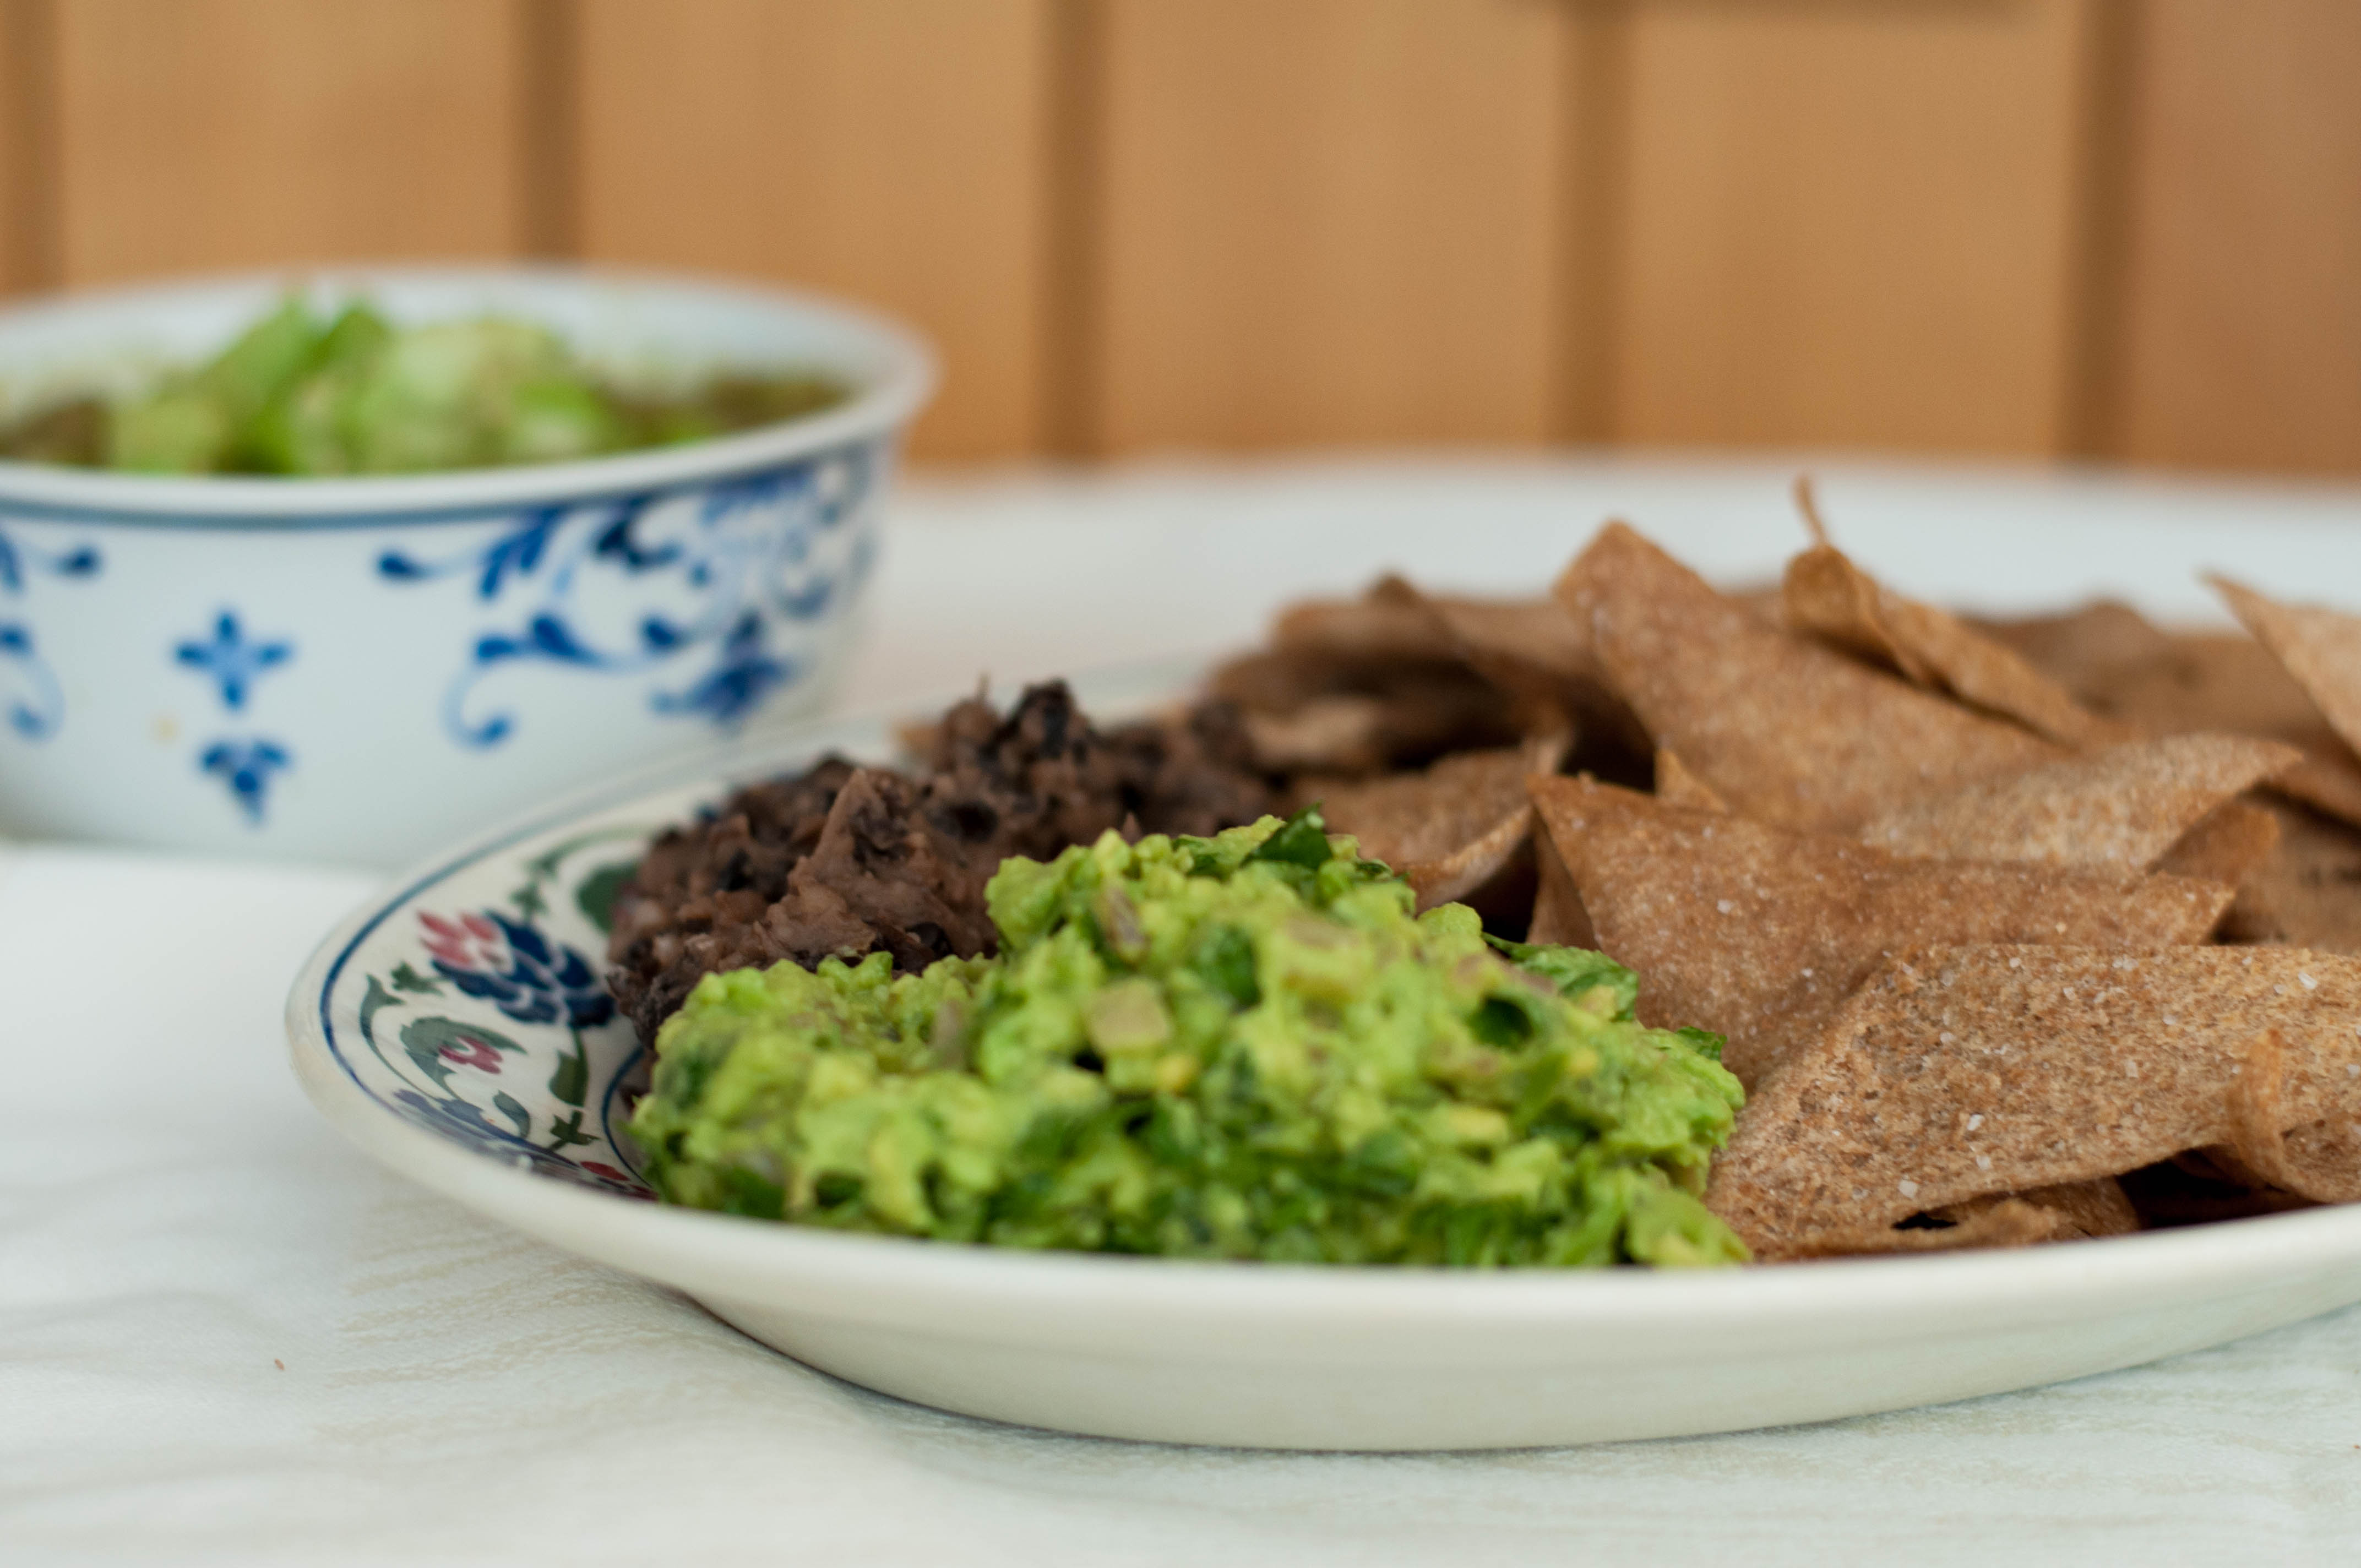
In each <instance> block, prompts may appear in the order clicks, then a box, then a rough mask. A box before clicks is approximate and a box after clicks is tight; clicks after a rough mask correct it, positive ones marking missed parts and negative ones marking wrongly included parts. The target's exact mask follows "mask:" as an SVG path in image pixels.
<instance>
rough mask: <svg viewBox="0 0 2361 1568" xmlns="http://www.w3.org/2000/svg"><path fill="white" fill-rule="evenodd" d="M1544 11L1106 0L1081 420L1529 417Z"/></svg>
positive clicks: (1164, 433)
mask: <svg viewBox="0 0 2361 1568" xmlns="http://www.w3.org/2000/svg"><path fill="white" fill-rule="evenodd" d="M1564 18H1565V12H1564V11H1563V10H1562V9H1559V8H1557V7H1554V6H1549V5H1533V4H1531V3H1529V0H1296V3H1293V4H1287V5H1270V4H1268V0H1195V3H1191V4H1185V5H1173V4H1170V0H1115V5H1113V7H1112V11H1111V14H1110V16H1108V18H1107V23H1106V31H1105V34H1104V75H1103V78H1102V80H1103V82H1104V88H1103V93H1104V99H1103V104H1104V123H1103V125H1102V126H1101V127H1100V135H1101V136H1102V137H1103V138H1104V139H1103V142H1102V147H1103V149H1104V150H1103V152H1102V154H1101V156H1100V158H1099V159H1098V160H1097V166H1096V169H1095V170H1094V173H1095V177H1096V181H1097V189H1096V191H1095V192H1094V193H1093V196H1094V204H1095V210H1096V212H1097V214H1099V241H1098V243H1099V252H1098V256H1099V261H1100V265H1101V269H1102V270H1101V273H1100V277H1099V280H1098V287H1099V288H1100V289H1101V291H1102V296H1101V303H1100V312H1101V313H1100V316H1099V322H1100V324H1101V327H1102V331H1101V333H1100V334H1099V338H1098V342H1097V345H1096V351H1097V364H1096V366H1095V367H1094V380H1095V383H1096V385H1097V388H1098V389H1099V420H1100V423H1099V428H1098V430H1097V431H1096V433H1095V435H1096V439H1097V441H1098V442H1099V443H1100V444H1103V445H1104V446H1105V447H1108V448H1111V449H1113V450H1117V451H1127V450H1134V449H1137V448H1141V447H1154V446H1165V445H1188V446H1254V445H1295V444H1307V443H1309V444H1325V443H1333V442H1348V441H1361V442H1376V441H1416V440H1443V441H1454V440H1459V441H1466V440H1475V441H1493V442H1526V443H1531V442H1536V441H1539V440H1541V439H1543V437H1544V435H1545V434H1546V433H1547V432H1548V421H1549V400H1550V394H1551V383H1552V378H1553V373H1554V367H1555V364H1554V362H1555V349H1556V346H1557V345H1556V342H1555V340H1554V334H1553V332H1552V331H1551V323H1553V321H1554V313H1555V311H1556V309H1557V299H1556V290H1555V284H1556V282H1557V280H1556V279H1555V277H1554V258H1555V255H1556V247H1555V242H1556V239H1557V237H1558V236H1557V232H1556V218H1557V213H1556V207H1555V202H1554V197H1555V192H1556V191H1557V189H1558V185H1559V169H1558V163H1559V154H1560V150H1561V149H1560V145H1559V144H1560V140H1561V135H1560V116H1561V113H1562V105H1561V103H1560V97H1561V89H1562V85H1563V80H1564V78H1563V73H1562V71H1561V70H1560V64H1561V60H1560V53H1561V47H1562V46H1561V39H1560V30H1561V27H1562V24H1563V22H1564Z"/></svg>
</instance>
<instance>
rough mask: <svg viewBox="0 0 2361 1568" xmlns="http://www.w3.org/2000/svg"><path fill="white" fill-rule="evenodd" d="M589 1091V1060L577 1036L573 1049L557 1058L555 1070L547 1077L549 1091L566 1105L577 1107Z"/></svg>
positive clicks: (579, 1037)
mask: <svg viewBox="0 0 2361 1568" xmlns="http://www.w3.org/2000/svg"><path fill="white" fill-rule="evenodd" d="M589 1089H590V1058H589V1056H588V1053H587V1052H585V1051H584V1050H583V1048H582V1036H579V1035H577V1036H574V1048H573V1049H572V1050H570V1051H568V1052H566V1054H565V1055H564V1056H562V1057H560V1058H557V1070H556V1071H555V1072H553V1073H551V1074H550V1075H549V1091H550V1092H551V1093H552V1094H555V1095H556V1096H557V1097H558V1099H560V1100H562V1101H564V1102H566V1104H568V1105H579V1104H581V1103H582V1097H583V1095H585V1094H587V1093H588V1092H589Z"/></svg>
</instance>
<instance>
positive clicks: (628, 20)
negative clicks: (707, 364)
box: [578, 0, 1051, 456]
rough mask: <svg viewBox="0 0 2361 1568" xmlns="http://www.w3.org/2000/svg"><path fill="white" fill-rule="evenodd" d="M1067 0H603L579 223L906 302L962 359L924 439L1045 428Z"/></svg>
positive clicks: (586, 25)
mask: <svg viewBox="0 0 2361 1568" xmlns="http://www.w3.org/2000/svg"><path fill="white" fill-rule="evenodd" d="M1050 23H1051V7H1050V5H1049V0H683V3H676V4H670V5H649V4H647V3H646V0H586V4H584V5H583V6H582V10H581V20H580V27H581V35H580V44H579V49H580V53H579V60H580V65H581V76H580V82H581V91H580V97H579V100H578V104H579V115H580V139H579V142H578V147H579V149H580V150H579V154H578V157H579V160H580V161H579V166H578V168H579V176H580V181H581V184H580V191H581V209H580V214H581V215H580V223H581V230H580V236H579V238H580V243H581V248H582V252H583V254H585V255H586V256H589V257H593V258H599V259H613V260H626V261H641V262H660V263H664V264H668V265H675V266H685V267H700V268H715V269H725V270H734V271H752V272H756V273H762V274H766V275H769V276H772V277H780V278H792V279H795V280H797V281H799V282H803V283H806V284H808V285H809V286H811V287H814V288H818V289H825V290H829V291H834V292H838V293H842V294H847V295H851V296H852V297H854V298H856V299H861V300H865V301H869V302H873V303H875V304H878V305H880V306H883V307H884V308H885V309H887V310H891V311H895V312H897V313H902V314H904V315H906V316H907V317H909V318H910V319H911V320H912V321H914V322H916V323H917V324H918V325H919V326H920V327H922V328H923V329H925V330H926V332H927V333H928V334H929V335H931V336H932V337H933V338H934V339H935V340H936V342H937V343H938V345H939V346H940V348H941V351H942V354H943V357H944V360H945V362H946V363H947V365H949V366H950V368H951V372H952V373H951V375H950V378H949V379H948V380H947V382H946V384H945V385H944V387H943V389H942V392H941V395H940V398H939V401H938V403H937V406H936V408H935V410H934V411H933V413H932V414H931V415H930V416H929V419H928V427H927V430H926V433H925V434H926V437H927V441H928V449H929V450H931V451H932V452H933V453H935V454H936V455H944V456H989V455H995V454H1001V453H1009V452H1024V451H1029V450H1032V449H1034V448H1036V447H1037V446H1038V444H1040V442H1041V422H1042V418H1043V415H1044V411H1045V407H1046V402H1045V400H1046V397H1047V393H1046V391H1045V389H1044V387H1043V382H1042V375H1043V364H1042V360H1043V355H1044V351H1045V348H1044V345H1045V342H1046V327H1045V318H1046V315H1047V312H1048V307H1049V300H1048V297H1047V289H1046V285H1045V283H1044V270H1043V269H1044V267H1045V265H1046V257H1047V248H1046V247H1047V246H1048V243H1049V229H1048V225H1049V158H1048V151H1049V121H1048V118H1047V115H1048V114H1049V101H1050V94H1049V61H1050V59H1051V54H1050Z"/></svg>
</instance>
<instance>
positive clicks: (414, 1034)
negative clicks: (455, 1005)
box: [401, 1018, 588, 1091]
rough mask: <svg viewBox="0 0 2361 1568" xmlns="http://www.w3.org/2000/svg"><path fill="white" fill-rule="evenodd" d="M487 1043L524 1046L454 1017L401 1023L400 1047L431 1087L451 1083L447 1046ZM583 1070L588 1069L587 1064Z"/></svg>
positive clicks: (515, 1047)
mask: <svg viewBox="0 0 2361 1568" xmlns="http://www.w3.org/2000/svg"><path fill="white" fill-rule="evenodd" d="M474 1045H486V1046H489V1047H492V1049H494V1050H496V1051H514V1052H516V1053H517V1054H518V1055H520V1056H522V1055H523V1054H524V1047H522V1046H521V1045H518V1044H517V1043H516V1042H515V1041H514V1040H511V1039H510V1038H509V1037H508V1036H506V1035H503V1034H501V1033H500V1031H499V1030H498V1029H487V1028H485V1027H484V1026H483V1025H481V1024H462V1023H460V1022H459V1020H457V1019H456V1018H412V1020H411V1021H410V1022H409V1023H407V1024H404V1025H402V1026H401V1048H402V1049H403V1050H405V1051H408V1052H409V1053H410V1059H411V1061H412V1064H414V1065H415V1066H416V1067H417V1069H418V1070H419V1071H421V1072H423V1073H424V1074H425V1075H426V1076H427V1077H428V1078H430V1079H433V1080H434V1087H435V1088H437V1089H441V1090H445V1091H447V1090H448V1089H449V1088H450V1087H451V1064H450V1063H449V1062H447V1061H445V1060H444V1059H443V1051H444V1047H447V1046H474ZM584 1071H585V1072H586V1073H587V1072H588V1067H587V1066H586V1067H585V1069H584Z"/></svg>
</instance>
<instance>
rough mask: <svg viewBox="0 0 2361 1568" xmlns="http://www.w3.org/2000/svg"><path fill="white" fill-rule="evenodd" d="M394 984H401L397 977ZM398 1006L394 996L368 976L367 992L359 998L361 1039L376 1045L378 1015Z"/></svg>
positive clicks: (398, 1003)
mask: <svg viewBox="0 0 2361 1568" xmlns="http://www.w3.org/2000/svg"><path fill="white" fill-rule="evenodd" d="M409 967H410V966H409V965H407V964H404V965H403V966H402V968H404V969H408V968H409ZM394 983H395V984H397V985H399V984H400V983H401V981H400V979H399V977H397V978H396V980H395V981H394ZM400 1005H401V1003H400V1001H399V999H397V998H396V997H395V996H394V994H393V992H390V991H388V990H387V989H386V988H385V987H384V986H382V985H379V983H378V980H377V976H375V975H371V976H369V977H368V992H367V993H366V994H365V995H363V996H362V997H361V1038H362V1039H364V1040H367V1041H368V1043H369V1044H370V1045H372V1046H374V1045H376V1044H377V1033H376V1029H377V1015H378V1014H379V1012H381V1011H382V1010H383V1009H385V1008H387V1007H390V1006H397V1007H398V1006H400Z"/></svg>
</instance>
